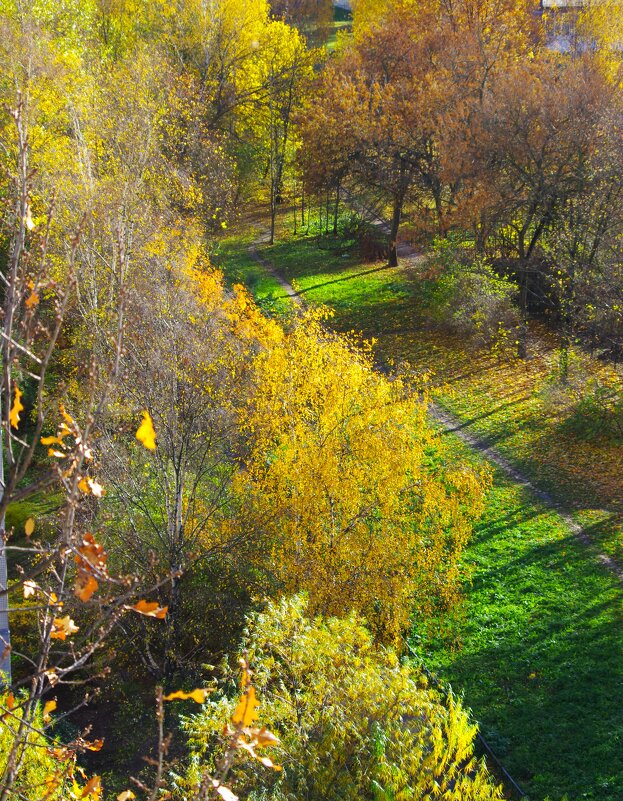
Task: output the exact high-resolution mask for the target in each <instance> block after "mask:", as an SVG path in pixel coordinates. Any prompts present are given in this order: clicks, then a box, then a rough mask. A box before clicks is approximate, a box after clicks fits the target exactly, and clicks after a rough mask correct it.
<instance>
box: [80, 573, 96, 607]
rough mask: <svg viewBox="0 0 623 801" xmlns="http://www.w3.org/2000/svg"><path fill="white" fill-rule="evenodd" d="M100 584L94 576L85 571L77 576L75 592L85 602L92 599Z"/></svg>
mask: <svg viewBox="0 0 623 801" xmlns="http://www.w3.org/2000/svg"><path fill="white" fill-rule="evenodd" d="M98 587H99V584H98V583H97V581H95V579H94V578H93V576H89V575H88V574H86V573H84V574H82V575H78V576H77V577H76V586H75V587H74V594H75V595H76V596H77V597H78V598H80V600H81V601H84V602H85V603H86V602H87V601H90V600H91V598H92V597H93V594H94V593H95V592H96V591H97V588H98Z"/></svg>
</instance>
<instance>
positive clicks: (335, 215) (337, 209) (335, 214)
mask: <svg viewBox="0 0 623 801" xmlns="http://www.w3.org/2000/svg"><path fill="white" fill-rule="evenodd" d="M339 213H340V185H339V183H338V185H337V187H336V189H335V208H334V209H333V236H337V220H338V216H339Z"/></svg>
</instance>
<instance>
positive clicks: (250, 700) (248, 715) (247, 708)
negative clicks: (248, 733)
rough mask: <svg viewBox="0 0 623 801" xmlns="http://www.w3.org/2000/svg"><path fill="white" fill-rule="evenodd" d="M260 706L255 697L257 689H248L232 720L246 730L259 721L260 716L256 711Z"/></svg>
mask: <svg viewBox="0 0 623 801" xmlns="http://www.w3.org/2000/svg"><path fill="white" fill-rule="evenodd" d="M258 706H259V701H258V700H257V698H256V697H255V687H252V686H251V687H248V688H247V691H246V692H245V694H244V695H243V696H242V698H241V699H240V701H239V702H238V706H237V707H236V711H235V712H234V714H233V717H232V720H233V722H234V723H235V724H237V725H238V726H242V728H243V729H246V728H247V727H248V726H250V725H251V724H252V723H253V721H254V720H257V719H258V717H259V716H258V714H257V712H256V711H255V709H256V707H258Z"/></svg>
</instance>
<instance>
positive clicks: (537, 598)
mask: <svg viewBox="0 0 623 801" xmlns="http://www.w3.org/2000/svg"><path fill="white" fill-rule="evenodd" d="M448 440H449V442H450V451H451V453H452V454H455V455H456V456H457V458H458V457H460V458H462V459H465V458H474V457H473V455H470V454H468V453H466V451H465V449H464V447H463V446H462V445H461V444H460V443H457V442H456V439H455V438H453V437H452V438H450V437H449V438H448ZM465 561H466V569H467V572H468V573H471V575H470V578H469V580H468V581H467V582H466V592H465V599H466V600H465V607H464V609H463V610H462V615H461V619H460V621H459V624H458V633H459V638H460V644H459V647H456V646H454V647H452V646H451V645H450V643H449V642H448V641H444V639H443V638H442V637H437V638H435V637H430V636H426V635H424V636H421V637H418V636H417V626H416V631H415V636H414V645H415V647H416V650H417V651H418V652H419V653H420V654H421V655H422V656H423V658H424V660H425V663H426V664H427V665H428V666H429V668H431V669H433V670H435V671H436V672H437V674H438V675H439V676H440V677H442V678H443V679H444V680H445V681H449V682H450V683H451V684H452V686H453V687H454V688H455V690H456V691H457V692H461V693H463V695H464V698H465V701H466V703H467V705H468V706H469V707H471V708H472V710H473V711H474V715H475V717H476V718H477V719H478V721H479V723H480V727H481V731H482V733H483V735H484V737H485V738H486V739H487V741H488V742H489V743H490V745H491V746H492V748H493V749H494V751H495V752H496V754H497V755H498V756H499V757H500V759H501V760H502V762H503V763H504V765H505V767H506V768H507V770H508V771H509V772H510V773H511V775H512V776H513V777H514V778H515V780H516V781H518V782H519V784H520V785H521V786H522V787H523V788H524V790H525V791H526V792H527V793H528V794H529V796H530V798H532V799H544V798H546V797H549V798H550V799H551V800H552V801H559V800H560V799H562V798H563V797H564V796H565V795H566V796H568V798H569V800H570V801H572V800H574V799H591V801H614V799H619V798H620V797H621V796H620V792H621V781H622V780H623V748H622V747H621V746H622V742H623V709H622V708H621V706H620V705H619V704H618V702H617V701H615V700H614V699H617V698H618V697H619V695H620V693H621V688H622V687H623V653H622V647H623V615H622V612H623V601H622V597H621V588H620V586H618V585H617V583H616V581H614V580H613V579H612V577H611V576H610V575H609V574H608V573H606V572H605V571H604V570H603V569H602V568H601V567H599V566H597V565H596V563H595V562H594V561H593V560H591V559H590V558H587V553H586V550H585V548H584V547H583V546H582V545H581V544H580V543H579V542H578V541H577V540H576V539H575V538H574V537H573V536H571V535H570V534H569V532H568V530H567V529H566V527H565V526H564V525H563V524H562V523H561V521H560V519H559V518H558V516H557V515H556V514H555V513H554V512H552V511H551V510H550V509H548V508H546V507H543V506H542V505H541V504H540V503H539V502H538V501H536V500H535V498H534V497H533V496H532V495H531V494H530V493H528V492H526V490H525V489H524V488H522V487H518V486H516V485H514V484H512V483H511V482H509V481H508V480H507V479H506V477H505V476H504V475H503V474H502V473H501V472H499V471H496V472H495V473H494V486H493V489H492V490H491V491H490V494H489V498H488V504H487V510H486V512H485V515H484V517H483V519H482V520H481V522H480V524H479V525H478V527H477V529H476V531H475V535H474V538H473V540H472V543H471V545H470V547H469V549H468V551H467V553H466V560H465Z"/></svg>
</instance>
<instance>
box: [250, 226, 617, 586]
mask: <svg viewBox="0 0 623 801" xmlns="http://www.w3.org/2000/svg"><path fill="white" fill-rule="evenodd" d="M375 217H376V215H375ZM376 219H377V221H378V224H379V227H380V226H381V225H383V224H386V223H384V221H383V220H381V219H380V218H378V217H376ZM267 242H268V234H267V233H266V232H262V233H261V234H260V235H259V236H258V237H257V238H256V239H255V241H254V242H253V244H252V245H251V246H250V248H249V254H250V255H251V257H252V258H253V259H254V260H255V261H257V263H258V264H260V265H261V266H262V267H263V268H264V269H265V270H267V271H268V272H270V274H271V275H273V276H274V277H275V278H276V279H277V281H278V282H279V284H280V285H281V286H282V287H283V289H284V291H285V292H286V294H287V295H288V297H290V298H291V299H292V300H293V302H294V303H296V304H297V305H299V306H301V307H303V306H304V301H303V299H302V298H301V296H300V295H299V294H298V292H297V291H296V290H295V289H294V287H293V286H292V285H291V284H290V283H288V281H286V280H285V279H284V277H283V276H282V275H281V274H280V273H279V271H278V270H277V268H276V267H275V265H274V264H273V263H272V262H270V261H269V260H268V259H266V258H265V257H264V256H263V255H262V254H261V253H260V252H259V249H258V248H259V247H260V246H261V245H264V244H267ZM398 252H399V255H400V256H401V258H405V259H415V258H421V255H422V254H421V253H419V252H418V251H417V250H416V249H415V248H413V247H412V246H411V245H409V244H407V243H401V244H400V245H399V246H398ZM428 409H429V415H430V417H431V419H432V420H433V421H434V422H436V423H437V424H439V425H440V426H441V428H443V430H444V431H447V432H449V433H452V434H454V435H455V436H457V437H458V438H459V439H461V440H462V441H463V442H465V444H466V445H468V446H469V447H470V448H472V449H473V450H475V451H478V453H481V454H482V455H483V456H485V458H486V459H488V461H490V462H491V463H493V464H495V465H496V467H498V468H499V469H500V470H501V471H502V472H503V473H504V474H505V475H506V476H508V478H510V479H511V481H513V482H514V483H515V484H518V485H520V486H522V487H525V488H526V489H528V490H529V491H530V492H531V493H532V494H533V495H534V496H535V497H537V498H538V499H539V500H540V501H541V502H542V503H544V504H545V505H546V506H548V507H549V508H550V509H553V510H554V511H555V512H556V513H557V514H558V516H559V517H560V518H561V520H562V521H563V522H564V523H565V525H567V526H568V528H569V530H570V531H571V533H572V534H573V535H574V536H575V537H577V539H578V540H580V542H582V544H583V545H585V546H586V547H587V548H588V549H590V550H591V551H592V552H593V554H594V555H595V558H596V559H597V561H598V562H599V563H600V564H602V565H603V566H604V567H605V568H606V569H607V570H609V571H610V572H611V573H612V574H613V575H615V576H616V577H617V579H618V580H619V581H620V582H621V583H623V568H621V566H620V565H619V564H618V562H616V561H615V560H614V559H613V558H612V557H610V556H608V555H607V554H604V553H601V552H600V551H599V550H598V549H597V547H596V545H595V543H594V542H593V540H592V539H591V537H590V536H589V535H588V534H587V532H586V531H585V529H583V528H582V526H580V525H579V524H578V523H577V522H576V521H575V520H574V519H573V516H572V515H571V514H570V512H569V511H568V510H567V509H565V508H564V507H562V506H561V505H560V504H559V503H557V502H556V501H555V499H554V498H553V497H552V496H551V495H550V494H549V493H547V492H545V491H544V490H542V489H539V487H537V486H536V485H535V484H533V483H532V482H531V481H530V479H529V478H528V477H527V476H526V475H525V474H524V473H522V472H521V471H520V470H518V469H517V468H516V467H515V466H514V465H513V464H511V462H510V461H509V460H508V459H506V457H504V456H502V454H501V453H499V452H498V451H497V450H496V449H495V448H492V447H491V446H489V445H488V444H487V443H486V442H485V441H484V440H482V439H480V438H479V437H477V436H476V435H475V434H473V433H471V432H470V431H467V430H466V425H465V423H462V422H461V421H460V420H459V419H458V418H457V417H454V416H453V415H451V414H449V413H448V412H446V411H444V410H442V409H441V408H440V407H439V406H438V405H437V404H435V403H429V405H428Z"/></svg>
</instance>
